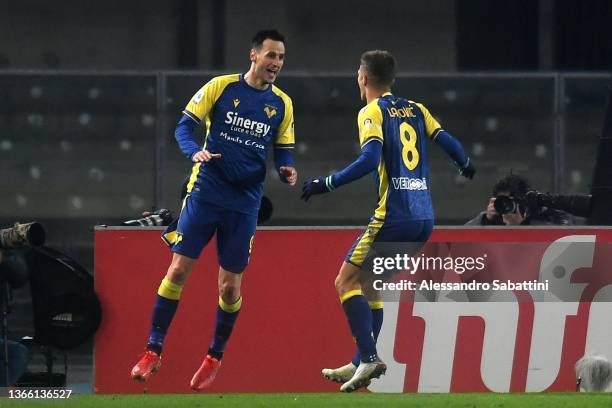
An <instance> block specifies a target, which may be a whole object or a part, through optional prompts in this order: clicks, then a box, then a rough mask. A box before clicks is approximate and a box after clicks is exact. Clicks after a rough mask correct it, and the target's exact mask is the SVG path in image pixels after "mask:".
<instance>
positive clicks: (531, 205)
mask: <svg viewBox="0 0 612 408" xmlns="http://www.w3.org/2000/svg"><path fill="white" fill-rule="evenodd" d="M543 197H548V196H547V195H544V194H540V193H538V192H536V191H533V190H532V189H531V186H530V185H529V181H528V180H527V179H526V178H525V177H522V176H517V175H515V174H509V175H507V176H506V177H504V178H502V179H501V180H498V181H497V183H495V185H494V186H493V196H492V197H491V198H490V199H489V203H488V205H487V208H486V210H485V211H482V212H481V213H480V214H478V215H477V216H476V217H474V218H473V219H471V220H470V221H468V222H467V223H466V224H465V225H573V224H574V222H573V220H572V217H571V216H570V215H569V214H568V213H566V212H564V211H561V210H558V209H554V208H550V207H548V206H543V205H541V204H542V203H543V200H542V198H543Z"/></svg>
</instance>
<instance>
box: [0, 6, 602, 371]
mask: <svg viewBox="0 0 612 408" xmlns="http://www.w3.org/2000/svg"><path fill="white" fill-rule="evenodd" d="M378 4H379V3H377V2H371V1H363V0H356V1H321V0H312V1H308V2H293V1H287V2H268V1H262V0H250V1H237V0H233V1H232V0H216V1H215V0H203V1H197V0H184V1H176V0H175V1H172V0H148V1H140V0H138V1H136V0H135V1H118V0H108V1H104V2H91V3H90V2H82V1H76V0H65V1H61V2H48V1H42V0H21V1H19V2H8V1H4V2H2V3H1V4H0V228H3V227H8V226H10V225H11V224H12V223H14V222H15V221H21V222H26V221H33V220H36V221H39V222H41V223H42V224H43V225H44V226H45V228H46V230H47V234H48V240H47V244H48V245H49V246H51V247H53V248H56V249H58V250H61V251H63V252H65V253H66V254H68V255H69V256H71V257H73V258H75V259H76V260H77V261H78V262H80V263H82V264H83V265H84V266H85V267H86V268H87V269H88V270H89V271H91V272H93V271H92V270H91V269H92V265H93V251H92V246H93V226H94V225H97V224H107V225H118V224H119V223H120V222H121V221H124V220H127V219H131V218H137V217H139V215H140V213H141V212H142V211H143V210H147V209H151V208H160V207H164V208H169V209H171V210H172V211H174V212H175V214H176V212H177V209H178V208H179V188H180V185H181V182H182V179H183V177H184V176H185V175H186V174H187V172H188V171H189V168H190V163H189V162H188V161H187V160H186V159H185V158H184V157H183V156H182V155H181V154H180V153H179V151H178V148H177V147H176V144H175V143H174V139H173V128H174V124H175V123H176V121H177V120H178V118H179V116H180V111H181V110H182V108H183V107H184V105H185V104H186V102H187V101H188V99H189V98H190V97H191V96H192V95H193V93H195V91H196V90H197V89H198V88H199V87H200V86H201V85H202V84H203V83H204V82H205V81H206V80H207V79H208V78H210V76H212V75H213V74H216V73H221V72H228V73H230V72H245V71H246V70H247V69H248V51H249V41H250V36H251V35H252V34H253V33H254V32H255V31H257V30H258V29H261V28H268V27H276V28H278V29H279V30H280V31H282V32H283V33H285V35H286V36H287V57H286V65H285V67H284V72H283V73H282V74H281V76H280V78H279V80H278V81H277V85H278V86H279V87H280V88H281V89H283V90H284V91H286V92H287V93H288V94H289V95H290V96H291V97H292V98H293V101H294V106H295V119H296V142H297V145H296V162H297V168H298V171H299V172H300V180H301V181H303V180H305V179H307V178H308V177H311V176H315V175H321V174H327V173H329V172H330V171H332V170H334V169H339V168H341V167H342V166H344V165H346V164H347V163H348V162H350V161H351V160H353V159H354V158H355V157H356V155H357V153H358V145H357V137H356V114H357V111H358V109H359V108H360V107H361V106H362V103H361V102H360V101H359V95H358V90H357V86H356V81H355V72H356V70H357V68H358V58H359V55H360V53H361V52H362V51H364V50H367V49H373V48H383V49H388V50H389V51H391V52H392V53H393V54H394V55H395V56H396V58H397V60H398V63H399V71H400V73H401V74H400V78H399V79H398V82H397V86H396V88H395V91H396V93H397V94H400V95H402V96H406V97H409V98H411V99H414V100H417V101H419V102H422V103H424V104H425V105H426V106H427V107H428V108H429V109H430V111H431V112H432V113H433V114H434V116H436V117H437V118H438V119H439V120H440V121H441V123H442V125H443V126H444V127H445V128H446V129H447V130H449V131H450V132H451V133H452V134H453V135H455V136H456V137H457V138H458V139H460V140H461V141H462V143H463V144H464V146H465V147H466V150H467V151H468V153H469V154H470V156H471V157H472V159H473V161H474V163H475V165H476V168H477V170H478V174H477V176H476V178H475V180H474V181H473V182H466V181H465V179H463V178H461V177H460V176H459V175H458V174H457V172H456V169H455V168H454V167H453V165H452V164H451V163H450V161H449V160H448V159H447V158H446V157H444V156H443V154H442V153H441V151H440V150H439V149H438V148H437V147H435V146H433V145H431V149H430V165H431V170H432V181H431V186H430V188H431V191H432V194H433V198H434V206H435V208H436V216H437V220H436V223H437V224H446V225H449V224H450V225H459V224H463V223H464V222H465V221H467V220H468V219H470V218H471V217H472V216H474V215H475V214H476V213H478V212H479V211H481V210H482V209H484V207H485V204H486V201H487V198H488V196H489V194H490V190H491V187H492V185H493V183H494V182H495V180H497V179H498V178H500V176H503V175H505V174H507V173H508V172H509V171H513V172H514V173H517V174H521V175H525V176H527V177H528V178H529V179H530V180H531V182H532V184H533V187H535V188H537V189H539V190H542V191H551V192H557V193H561V192H563V193H588V192H589V185H590V183H591V175H592V170H593V165H594V161H595V150H596V147H597V138H598V137H599V134H600V132H601V127H602V119H603V114H604V110H605V104H606V85H608V84H609V82H610V74H609V71H610V69H611V68H612V25H610V24H609V22H610V21H612V5H610V4H609V2H607V1H606V0H592V1H588V2H575V1H569V0H558V1H555V0H540V1H530V0H519V1H512V2H492V1H487V0H456V1H447V0H431V1H429V2H417V1H399V0H398V1H386V2H384V3H382V2H381V3H380V6H379V7H378V8H374V7H375V5H378ZM274 179H275V174H274V172H269V180H268V181H267V183H266V194H267V195H268V196H269V197H270V198H271V200H272V202H273V204H274V215H273V218H272V219H271V220H270V221H269V222H268V225H304V224H312V225H361V224H363V223H364V222H365V220H366V219H367V217H368V216H369V214H370V213H371V211H372V209H373V208H374V204H375V203H374V201H373V197H374V194H373V193H374V185H373V183H372V181H371V180H370V179H367V180H366V179H364V180H361V181H360V182H358V183H355V184H354V185H351V186H348V187H344V188H342V190H341V191H338V192H336V193H335V194H334V195H331V196H326V197H321V198H317V199H315V200H311V202H309V203H308V205H306V204H304V203H303V202H301V201H300V200H299V193H298V189H295V190H289V189H288V188H287V187H286V186H285V185H283V184H281V183H278V182H276V181H275V180H274ZM300 184H301V183H300ZM161 250H164V248H163V247H162V246H161V245H160V251H161ZM143 256H146V254H143ZM160 268H162V266H161V265H160ZM120 273H126V274H127V273H130V270H129V265H125V270H123V271H120ZM160 273H161V272H160ZM17 299H18V300H19V297H17ZM23 303H24V304H25V303H26V301H23ZM26 307H27V306H26ZM17 309H19V308H17ZM24 315H25V314H24ZM13 318H14V320H16V321H17V323H14V325H15V326H14V327H16V328H17V332H19V328H20V327H22V326H20V323H19V316H17V317H15V316H13ZM23 327H25V324H24V326H23ZM24 330H25V329H24ZM82 361H84V362H85V363H86V362H87V357H86V356H84V357H83V360H82ZM126 375H127V374H126Z"/></svg>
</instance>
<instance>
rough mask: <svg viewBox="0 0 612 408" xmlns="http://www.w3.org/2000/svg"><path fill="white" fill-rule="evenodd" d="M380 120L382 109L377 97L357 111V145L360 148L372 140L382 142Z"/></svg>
mask: <svg viewBox="0 0 612 408" xmlns="http://www.w3.org/2000/svg"><path fill="white" fill-rule="evenodd" d="M382 121H383V119H382V111H381V110H380V106H378V99H377V100H375V101H373V102H371V103H369V104H368V105H367V106H366V107H365V108H363V109H362V110H361V111H359V115H358V116H357V127H358V128H359V145H360V146H361V148H363V146H365V144H366V143H368V142H371V141H372V140H378V141H380V142H381V143H382V142H383V140H384V138H383V130H382Z"/></svg>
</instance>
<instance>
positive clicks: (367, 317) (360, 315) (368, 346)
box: [340, 290, 378, 363]
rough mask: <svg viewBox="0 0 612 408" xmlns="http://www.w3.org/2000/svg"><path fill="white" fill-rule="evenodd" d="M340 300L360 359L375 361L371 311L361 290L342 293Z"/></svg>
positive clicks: (369, 361) (368, 361)
mask: <svg viewBox="0 0 612 408" xmlns="http://www.w3.org/2000/svg"><path fill="white" fill-rule="evenodd" d="M340 300H341V301H342V307H343V308H344V314H345V315H346V318H347V320H348V323H349V326H350V327H351V332H352V333H353V337H354V338H355V341H356V343H357V348H358V349H359V353H360V357H361V361H362V362H364V363H371V362H373V361H377V360H378V355H377V354H376V343H375V341H374V336H373V333H372V312H371V311H370V306H369V305H368V301H367V300H366V298H365V296H363V292H362V291H361V290H351V291H349V292H347V293H345V294H344V295H342V297H341V298H340Z"/></svg>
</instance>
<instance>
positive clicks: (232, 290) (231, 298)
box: [219, 281, 240, 304]
mask: <svg viewBox="0 0 612 408" xmlns="http://www.w3.org/2000/svg"><path fill="white" fill-rule="evenodd" d="M219 297H221V299H223V301H224V302H226V303H230V304H231V303H235V302H236V301H237V300H238V299H239V298H240V285H239V284H236V282H232V281H223V282H219Z"/></svg>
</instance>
